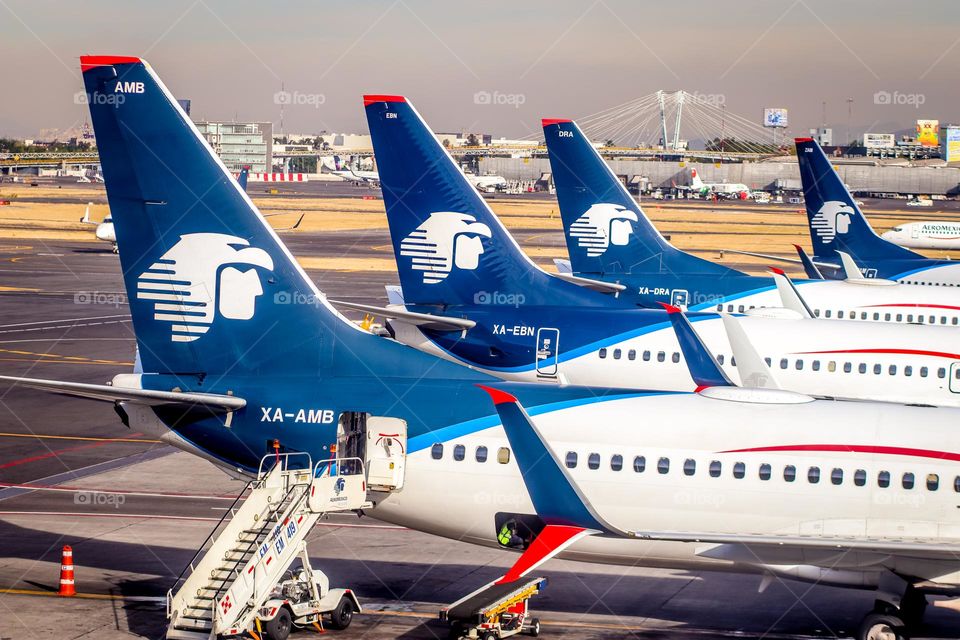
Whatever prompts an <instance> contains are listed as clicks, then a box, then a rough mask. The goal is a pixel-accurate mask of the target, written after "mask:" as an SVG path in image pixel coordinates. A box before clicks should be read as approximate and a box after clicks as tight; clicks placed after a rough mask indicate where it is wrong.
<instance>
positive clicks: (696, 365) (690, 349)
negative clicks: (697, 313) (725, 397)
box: [660, 302, 736, 391]
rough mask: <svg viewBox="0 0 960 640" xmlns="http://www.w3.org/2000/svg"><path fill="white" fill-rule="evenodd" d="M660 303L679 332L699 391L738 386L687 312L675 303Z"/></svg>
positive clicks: (678, 339)
mask: <svg viewBox="0 0 960 640" xmlns="http://www.w3.org/2000/svg"><path fill="white" fill-rule="evenodd" d="M660 304H661V305H662V306H663V308H664V309H666V310H667V317H668V318H669V319H670V323H671V324H672V325H673V330H674V332H676V334H677V341H678V342H679V343H680V350H681V351H682V352H683V358H684V360H686V362H687V369H689V371H690V377H692V378H693V381H694V382H696V383H697V391H700V390H702V389H706V388H707V387H733V386H736V385H734V384H733V382H731V381H730V378H728V377H727V374H725V373H724V372H723V369H721V368H720V365H719V364H717V361H716V359H714V357H713V354H712V353H710V350H709V349H707V346H706V345H705V344H704V343H703V340H701V339H700V336H698V335H697V332H696V331H695V330H694V328H693V325H691V324H690V320H688V319H687V316H686V314H684V313H683V312H682V311H681V310H680V309H679V308H677V307H675V306H673V305H669V304H666V303H663V302H661V303H660Z"/></svg>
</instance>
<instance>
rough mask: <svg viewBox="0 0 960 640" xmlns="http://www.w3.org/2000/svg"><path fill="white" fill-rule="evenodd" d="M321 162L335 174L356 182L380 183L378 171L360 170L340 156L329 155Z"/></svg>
mask: <svg viewBox="0 0 960 640" xmlns="http://www.w3.org/2000/svg"><path fill="white" fill-rule="evenodd" d="M321 164H322V165H323V166H325V167H326V168H327V169H329V170H330V173H332V174H333V175H335V176H339V177H340V178H343V179H344V180H346V181H348V182H353V183H355V184H371V185H379V184H380V174H379V173H377V172H376V171H360V170H359V169H354V168H353V166H352V165H350V164H348V163H345V162H343V160H342V159H341V158H340V156H327V157H324V158H322V159H321Z"/></svg>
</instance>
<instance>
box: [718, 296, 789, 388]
mask: <svg viewBox="0 0 960 640" xmlns="http://www.w3.org/2000/svg"><path fill="white" fill-rule="evenodd" d="M721 317H722V318H723V328H724V329H726V331H727V340H729V341H730V348H731V350H732V351H733V358H734V360H736V361H737V373H738V374H739V375H740V385H741V386H743V387H750V388H754V389H779V388H780V385H778V384H777V381H776V379H775V378H774V377H773V372H771V371H770V367H768V366H767V362H766V361H765V360H764V359H763V358H761V357H760V354H758V353H757V350H756V349H755V348H754V346H753V343H752V342H750V338H749V337H747V332H746V331H744V330H743V327H742V326H741V325H740V321H739V320H737V319H736V318H734V317H733V316H731V315H729V314H726V313H724V314H721Z"/></svg>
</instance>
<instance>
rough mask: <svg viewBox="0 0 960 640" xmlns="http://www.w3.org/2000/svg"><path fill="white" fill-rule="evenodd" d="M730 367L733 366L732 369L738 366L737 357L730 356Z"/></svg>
mask: <svg viewBox="0 0 960 640" xmlns="http://www.w3.org/2000/svg"><path fill="white" fill-rule="evenodd" d="M730 366H731V367H735V366H737V357H736V356H730Z"/></svg>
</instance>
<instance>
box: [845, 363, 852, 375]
mask: <svg viewBox="0 0 960 640" xmlns="http://www.w3.org/2000/svg"><path fill="white" fill-rule="evenodd" d="M852 369H853V365H851V364H850V363H849V362H844V363H843V372H844V373H850V371H851V370H852Z"/></svg>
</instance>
